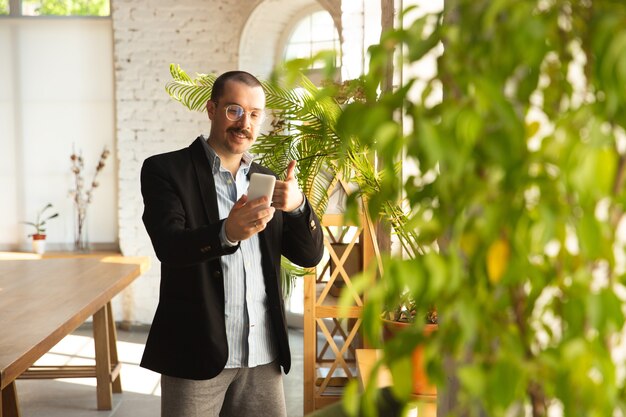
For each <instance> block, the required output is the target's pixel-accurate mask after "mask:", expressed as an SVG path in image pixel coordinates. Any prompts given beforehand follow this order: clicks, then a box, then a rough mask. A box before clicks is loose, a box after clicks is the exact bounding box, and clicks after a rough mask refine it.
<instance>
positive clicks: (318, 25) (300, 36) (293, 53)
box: [283, 10, 341, 70]
mask: <svg viewBox="0 0 626 417" xmlns="http://www.w3.org/2000/svg"><path fill="white" fill-rule="evenodd" d="M325 50H331V51H335V52H336V55H337V59H336V61H335V64H336V65H337V66H339V63H340V62H341V61H340V51H341V47H340V43H339V34H338V32H337V28H336V27H335V23H334V22H333V18H332V17H331V16H330V14H329V13H328V12H327V11H325V10H320V11H315V12H312V13H310V14H307V15H306V16H304V17H303V18H302V19H300V20H299V21H298V23H296V25H295V26H294V27H293V30H292V31H291V34H290V35H289V38H288V40H287V43H286V45H285V49H284V55H283V59H284V60H285V61H289V60H291V59H296V58H307V59H308V58H312V57H313V56H315V55H316V54H317V53H318V52H320V51H325ZM323 66H324V63H323V62H314V63H313V64H312V66H311V69H313V70H315V69H319V68H322V67H323Z"/></svg>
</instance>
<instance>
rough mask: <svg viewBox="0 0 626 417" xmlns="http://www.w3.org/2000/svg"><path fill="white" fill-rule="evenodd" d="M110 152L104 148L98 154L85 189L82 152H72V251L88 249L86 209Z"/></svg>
mask: <svg viewBox="0 0 626 417" xmlns="http://www.w3.org/2000/svg"><path fill="white" fill-rule="evenodd" d="M109 154H110V151H109V150H108V149H107V147H106V146H105V147H104V149H103V150H102V153H101V154H100V160H99V161H98V165H96V170H95V172H94V174H93V177H92V180H91V184H90V185H89V188H86V187H85V180H84V178H83V170H84V168H85V162H84V160H83V156H82V152H81V151H79V153H78V154H77V153H76V151H74V150H72V155H71V156H70V160H71V161H72V173H73V174H74V188H73V189H71V190H70V197H72V199H73V200H74V206H75V207H76V228H75V230H74V232H75V235H74V249H75V250H78V251H84V250H87V249H88V248H87V247H86V242H85V239H84V237H85V221H86V219H87V208H88V207H89V204H90V203H91V202H92V200H93V192H94V189H95V188H97V187H98V186H99V185H100V184H99V183H98V181H97V178H98V174H99V173H100V171H102V170H103V169H104V166H105V161H106V159H107V158H108V157H109Z"/></svg>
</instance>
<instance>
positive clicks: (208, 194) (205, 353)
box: [141, 71, 323, 417]
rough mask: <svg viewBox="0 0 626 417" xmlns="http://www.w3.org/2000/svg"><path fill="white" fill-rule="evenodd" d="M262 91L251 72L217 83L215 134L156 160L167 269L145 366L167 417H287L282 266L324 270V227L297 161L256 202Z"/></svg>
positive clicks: (147, 184)
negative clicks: (251, 189)
mask: <svg viewBox="0 0 626 417" xmlns="http://www.w3.org/2000/svg"><path fill="white" fill-rule="evenodd" d="M264 107H265V94H264V92H263V89H262V87H261V84H260V83H259V81H258V80H257V79H256V78H255V77H254V76H252V75H250V74H248V73H246V72H243V71H231V72H227V73H224V74H222V75H221V76H220V77H218V78H217V79H216V80H215V83H214V85H213V90H212V94H211V99H210V100H209V101H208V102H207V112H208V115H209V119H210V120H211V131H210V134H209V138H208V139H205V138H204V137H202V136H200V137H199V138H198V139H196V140H195V141H194V142H193V143H192V144H191V146H189V147H188V148H184V149H181V150H178V151H175V152H170V153H166V154H162V155H156V156H153V157H150V158H148V159H147V160H146V161H145V162H144V165H143V168H142V171H141V191H142V194H143V199H144V214H143V221H144V224H145V226H146V229H147V231H148V234H149V235H150V239H151V240H152V245H153V246H154V249H155V252H156V255H157V257H158V258H159V260H160V261H161V287H160V297H159V305H158V307H157V311H156V314H155V317H154V321H153V323H152V327H151V329H150V334H149V335H148V340H147V342H146V349H145V352H144V355H143V358H142V361H141V365H142V366H143V367H146V368H149V369H152V370H154V371H156V372H159V373H161V374H162V377H161V396H162V399H161V413H162V416H163V417H173V416H181V417H183V416H184V417H196V416H197V417H200V416H202V417H212V416H218V415H219V416H236V417H245V416H252V415H254V416H255V417H257V416H286V410H285V400H284V392H283V388H282V376H281V373H280V366H282V367H283V369H284V371H285V373H287V372H288V371H289V368H290V366H291V357H290V352H289V343H288V338H287V330H286V323H285V315H284V305H283V299H282V295H281V294H282V293H281V288H280V258H281V255H284V256H286V257H287V258H288V259H290V260H291V261H292V262H294V263H296V264H298V265H301V266H304V267H312V266H315V265H316V264H317V263H318V262H319V261H320V259H321V257H322V251H323V237H322V231H321V227H320V225H319V220H318V218H317V217H316V216H315V214H314V213H313V210H312V209H311V207H310V206H309V203H308V201H307V200H306V198H305V197H304V195H303V194H302V192H301V191H300V190H299V188H298V184H297V181H296V178H295V176H294V169H295V165H296V164H295V161H292V162H291V163H290V164H289V167H288V168H287V176H286V178H285V181H279V180H277V181H276V185H275V189H274V194H273V196H272V202H271V206H270V205H269V202H268V201H267V197H261V198H259V199H257V200H254V201H248V199H247V196H246V194H247V188H248V183H249V178H250V175H251V174H252V173H254V172H260V173H266V174H271V171H269V170H268V169H267V168H264V167H261V166H260V165H258V164H256V163H254V162H253V161H252V157H251V155H250V154H249V153H248V149H249V148H250V146H251V145H252V144H253V143H254V141H255V140H256V138H257V136H258V134H259V130H260V128H261V124H262V122H263V118H264Z"/></svg>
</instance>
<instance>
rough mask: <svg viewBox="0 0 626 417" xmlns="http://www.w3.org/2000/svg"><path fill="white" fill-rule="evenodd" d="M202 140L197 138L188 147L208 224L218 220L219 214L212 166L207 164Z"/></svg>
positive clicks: (200, 137)
mask: <svg viewBox="0 0 626 417" xmlns="http://www.w3.org/2000/svg"><path fill="white" fill-rule="evenodd" d="M203 140H204V138H203V137H202V136H199V137H198V138H197V139H196V140H195V141H194V142H193V143H192V144H191V145H190V146H189V151H190V153H191V161H192V163H193V165H194V170H195V171H196V179H197V180H198V188H199V189H200V196H201V198H202V203H203V205H204V212H205V213H206V215H207V218H208V219H209V223H215V222H218V221H219V220H220V213H219V209H218V207H217V195H216V194H215V181H214V179H213V172H212V166H211V163H210V162H209V160H208V158H207V156H206V151H205V150H204V145H203V144H202V142H201V141H203Z"/></svg>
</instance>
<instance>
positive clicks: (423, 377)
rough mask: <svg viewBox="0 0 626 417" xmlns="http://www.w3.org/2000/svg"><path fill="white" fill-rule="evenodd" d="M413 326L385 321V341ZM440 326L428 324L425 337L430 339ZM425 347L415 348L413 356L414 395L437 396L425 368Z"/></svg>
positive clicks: (435, 387) (418, 346)
mask: <svg viewBox="0 0 626 417" xmlns="http://www.w3.org/2000/svg"><path fill="white" fill-rule="evenodd" d="M410 326H411V323H404V322H398V321H392V320H387V319H383V340H389V339H391V338H393V337H394V335H395V334H396V333H399V332H402V331H404V330H406V329H407V328H408V327H410ZM438 327H439V325H437V324H426V325H425V326H424V336H426V337H428V336H429V335H430V334H432V333H433V332H434V331H436V330H437V328H438ZM424 356H425V355H424V345H422V344H419V345H417V346H415V349H414V350H413V352H412V354H411V362H412V367H413V394H416V395H428V396H436V395H437V386H435V385H433V384H431V383H430V381H428V376H427V374H426V369H425V368H424V362H425V357H424Z"/></svg>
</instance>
